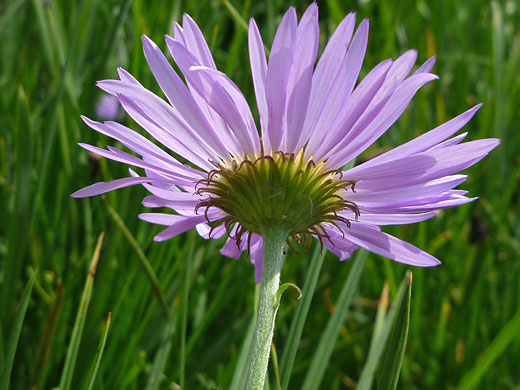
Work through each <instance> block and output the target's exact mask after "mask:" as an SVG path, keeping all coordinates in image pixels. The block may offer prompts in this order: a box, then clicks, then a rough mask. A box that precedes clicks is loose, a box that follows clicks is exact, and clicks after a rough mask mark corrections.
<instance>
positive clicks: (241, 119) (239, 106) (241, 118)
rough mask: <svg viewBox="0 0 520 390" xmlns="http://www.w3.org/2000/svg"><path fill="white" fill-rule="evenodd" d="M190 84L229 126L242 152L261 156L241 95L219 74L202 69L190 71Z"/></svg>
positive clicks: (232, 84)
mask: <svg viewBox="0 0 520 390" xmlns="http://www.w3.org/2000/svg"><path fill="white" fill-rule="evenodd" d="M190 70H191V72H190V73H191V74H197V75H198V76H200V77H193V78H191V77H190V82H191V83H192V85H193V86H194V87H195V89H196V90H197V92H198V93H199V94H200V95H201V96H202V97H203V98H204V99H205V100H206V102H207V103H208V104H209V105H210V106H211V107H213V108H214V109H215V111H217V112H218V113H219V114H220V116H221V117H222V118H223V119H224V120H225V121H226V122H227V123H228V125H229V126H230V128H231V129H232V131H233V132H234V134H235V136H236V137H237V139H238V141H239V142H240V144H241V146H242V148H243V151H244V152H246V153H247V154H248V155H249V156H255V155H256V156H259V155H260V139H259V138H258V132H257V130H256V125H255V122H254V119H253V115H252V114H251V110H250V109H249V105H248V104H247V101H246V99H245V98H244V95H242V92H240V90H239V89H238V88H237V86H236V85H235V84H234V83H233V82H232V81H231V80H230V79H229V78H228V77H227V76H226V75H225V74H223V73H222V72H219V71H218V70H213V69H210V68H205V67H191V69H190Z"/></svg>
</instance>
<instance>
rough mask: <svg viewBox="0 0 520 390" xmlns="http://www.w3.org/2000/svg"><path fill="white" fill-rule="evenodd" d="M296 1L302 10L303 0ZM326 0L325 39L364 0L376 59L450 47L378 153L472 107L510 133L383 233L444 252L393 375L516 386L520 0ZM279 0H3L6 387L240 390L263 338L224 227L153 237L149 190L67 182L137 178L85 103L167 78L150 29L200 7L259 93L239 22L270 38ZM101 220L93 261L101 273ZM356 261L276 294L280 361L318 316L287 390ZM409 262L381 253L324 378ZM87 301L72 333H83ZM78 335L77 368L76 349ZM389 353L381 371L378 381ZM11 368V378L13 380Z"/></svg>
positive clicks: (489, 125)
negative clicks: (437, 196) (127, 83)
mask: <svg viewBox="0 0 520 390" xmlns="http://www.w3.org/2000/svg"><path fill="white" fill-rule="evenodd" d="M293 4H295V5H296V8H297V10H298V12H299V14H300V15H301V13H302V11H303V10H304V9H305V7H306V4H307V2H305V1H299V0H296V1H294V2H293ZM319 6H320V24H321V31H322V35H321V47H322V48H323V45H324V44H325V42H326V41H327V38H328V36H330V33H331V31H332V29H333V28H334V26H336V25H337V24H338V23H339V21H340V20H341V19H342V18H343V17H344V15H346V14H347V13H348V12H350V11H351V10H354V11H356V12H357V13H358V20H361V18H363V17H368V18H369V19H370V22H371V32H370V37H369V47H368V50H367V57H366V60H365V63H364V66H363V70H362V72H363V73H364V74H365V73H366V72H367V71H368V70H369V69H370V68H371V67H372V66H374V65H375V64H376V63H378V62H379V61H381V60H383V59H385V58H388V57H394V58H395V57H397V56H398V55H399V54H400V53H402V52H403V51H405V50H406V49H408V48H416V49H417V50H418V52H419V61H424V60H426V59H427V58H428V57H429V56H431V55H433V54H437V56H438V61H437V64H436V66H435V68H434V72H435V73H437V74H438V75H440V81H438V82H436V83H434V84H432V85H429V86H427V87H425V88H423V89H422V90H421V91H420V92H419V93H418V94H417V96H416V98H415V99H414V101H413V103H412V104H411V106H410V108H409V109H408V110H407V111H406V112H405V113H404V115H403V117H402V118H401V119H400V120H399V121H398V122H397V123H396V125H394V126H393V128H392V129H391V130H390V131H389V132H388V133H387V134H386V135H385V136H384V137H382V138H381V140H380V141H379V142H378V143H377V145H376V147H374V148H372V149H370V150H369V151H368V152H367V154H366V155H369V154H370V153H377V152H378V150H379V149H380V148H387V147H392V146H395V145H398V144H400V143H402V142H404V141H405V140H408V139H410V138H412V137H414V136H416V135H418V134H421V133H423V132H424V131H426V130H428V129H430V128H433V127H435V126H436V125H437V124H439V123H441V122H443V121H445V120H447V119H449V118H451V117H453V116H455V115H457V114H458V113H460V112H462V111H465V110H466V109H468V108H469V107H470V106H472V105H473V104H475V103H477V102H483V103H484V107H483V108H482V109H481V110H480V112H479V113H478V114H477V116H476V117H475V118H474V119H473V120H472V122H471V123H470V124H469V125H468V126H467V127H466V128H465V131H469V135H468V138H469V139H477V138H483V137H490V136H493V137H499V138H501V140H502V144H501V146H500V147H499V148H498V149H497V150H496V151H494V152H493V153H492V154H491V155H490V156H489V157H488V158H486V159H485V160H483V161H482V162H480V163H479V164H478V165H477V166H475V167H473V168H471V169H469V170H468V173H469V175H470V177H469V179H468V181H467V183H465V184H464V185H463V188H464V189H467V190H469V191H470V195H472V196H479V197H480V199H479V200H478V201H476V202H474V203H472V204H469V205H466V206H462V207H459V208H457V209H453V210H446V211H445V212H442V213H441V214H440V215H439V217H437V218H435V219H433V220H430V221H427V222H423V223H421V224H418V225H416V226H403V227H394V228H392V229H388V230H387V231H388V232H390V233H393V234H396V235H398V236H399V237H401V238H403V239H407V240H408V241H410V242H412V243H414V244H415V245H417V246H419V247H421V248H423V249H425V250H427V251H429V252H430V253H432V254H433V255H435V256H437V257H438V258H440V259H441V260H442V261H443V265H442V266H440V267H437V268H434V269H413V270H412V271H413V274H414V275H413V291H412V298H411V313H410V324H409V330H408V343H407V346H406V351H405V354H404V359H403V364H402V371H401V375H400V377H399V381H400V382H399V383H400V385H401V386H402V387H403V388H407V389H425V388H426V389H428V388H431V389H455V388H464V387H467V388H483V389H487V388H493V389H518V388H519V386H520V371H519V370H518V367H517V366H518V361H519V360H520V330H519V327H518V323H519V320H518V319H519V315H520V314H519V313H520V284H519V283H518V280H520V263H519V261H518V260H519V258H520V223H519V214H520V213H519V212H518V209H519V205H518V197H519V182H520V180H519V179H520V164H519V163H520V158H519V153H518V150H520V135H519V134H520V132H519V131H518V129H517V126H518V123H519V122H520V110H518V104H519V102H520V73H519V72H518V69H519V66H520V31H519V30H518V26H519V25H520V9H519V6H518V5H517V4H516V2H514V1H504V2H498V1H495V2H492V3H491V4H490V3H489V2H488V1H484V0H476V1H471V2H459V1H445V2H425V1H423V0H409V1H401V2H397V3H395V2H378V1H366V0H360V1H358V2H353V1H339V0H326V1H325V0H324V1H320V3H319ZM286 8H287V4H285V2H283V1H280V0H268V1H266V2H255V1H251V0H246V1H244V2H239V1H238V0H230V1H218V0H209V1H195V0H185V1H183V2H180V1H177V2H153V3H149V2H145V1H143V0H134V1H130V0H108V1H99V0H80V1H77V2H69V1H65V0H51V1H45V2H44V1H41V0H11V1H7V2H2V3H1V4H0V37H1V38H2V39H1V42H2V45H1V46H0V58H1V61H0V220H1V223H0V259H1V260H0V319H1V320H0V321H1V322H0V325H1V326H0V335H1V337H0V373H3V374H0V375H4V376H2V377H1V380H2V383H4V384H5V383H6V382H5V381H6V380H7V381H8V382H9V383H10V388H11V389H51V388H56V387H57V386H59V384H60V380H61V379H62V378H63V377H62V375H63V373H65V374H66V378H67V380H69V379H70V382H67V383H69V385H68V386H70V388H72V389H86V388H93V389H143V388H150V389H172V388H178V387H176V386H177V384H180V383H183V384H184V388H186V389H199V388H200V389H202V388H211V387H216V388H222V389H227V388H229V387H230V386H231V384H232V382H233V386H237V387H234V388H240V387H239V384H240V383H243V382H241V381H243V379H242V377H241V376H240V375H239V374H237V373H236V372H235V369H236V367H238V368H242V369H243V367H244V359H245V358H246V356H247V354H245V353H241V351H242V350H243V349H244V350H246V351H247V349H248V348H249V345H250V341H248V340H250V336H249V338H247V337H246V336H247V335H248V334H249V335H250V334H251V326H250V324H251V321H252V320H253V308H254V304H255V285H254V280H253V267H252V266H251V264H250V263H249V261H248V260H247V259H245V258H242V259H241V260H239V261H235V260H230V259H227V258H224V257H223V256H221V255H220V254H219V252H218V249H219V248H220V246H221V245H222V244H223V243H222V242H214V241H211V242H208V241H204V240H203V239H201V238H199V237H196V236H195V235H190V234H185V235H182V236H180V237H177V238H175V239H172V240H170V241H168V242H166V243H154V242H152V237H153V235H154V234H155V233H156V232H157V231H158V230H157V227H154V226H151V225H149V224H146V223H144V222H142V221H139V220H138V219H137V218H136V215H137V214H138V213H139V212H141V211H142V209H143V208H142V207H141V206H140V201H141V199H142V198H143V196H144V195H145V190H144V189H142V188H138V187H134V188H130V189H123V190H119V191H117V192H115V193H110V194H107V196H106V200H103V199H102V198H101V197H97V198H92V199H84V200H75V199H72V198H70V197H69V194H71V193H72V192H74V191H75V190H77V189H79V188H81V187H83V186H85V185H88V184H90V183H93V182H95V181H101V180H110V179H113V178H119V177H123V176H126V175H127V171H126V168H125V167H123V166H121V165H120V164H117V163H112V162H107V161H105V160H98V159H96V158H94V157H91V156H88V155H87V153H86V152H84V151H82V150H81V149H80V148H79V147H78V146H77V145H76V143H77V142H87V143H93V144H100V145H104V144H106V143H110V141H109V140H107V139H106V138H104V137H102V136H100V135H98V134H96V133H95V132H93V131H90V130H89V129H88V128H87V127H86V126H85V125H84V124H83V123H82V122H81V120H80V119H79V116H80V115H81V114H85V115H87V116H91V117H94V108H95V104H96V101H97V99H98V98H99V96H100V91H99V90H98V89H97V88H95V86H94V84H95V81H97V80H101V79H105V78H113V77H115V76H116V67H117V66H122V67H123V68H125V69H127V70H129V71H130V72H131V73H132V74H134V75H135V76H136V77H137V78H138V79H139V80H140V81H141V82H142V83H143V84H144V85H145V86H147V87H149V88H150V89H152V90H154V91H155V92H157V93H159V89H158V86H157V84H156V83H155V82H154V80H153V77H152V75H151V72H150V70H149V69H148V66H147V64H146V62H145V59H144V56H143V53H142V49H141V40H140V37H141V34H147V35H148V36H150V38H151V39H153V40H154V41H155V42H157V44H158V45H159V46H160V47H162V48H163V49H164V48H165V44H164V40H163V35H164V34H165V33H171V32H172V22H173V21H174V20H179V18H181V16H182V13H189V14H190V15H191V16H192V17H193V18H194V19H195V20H196V21H197V23H198V24H199V25H200V27H201V29H202V31H203V32H204V34H205V36H206V38H207V39H208V42H209V44H210V47H211V49H212V52H213V54H214V57H215V60H216V62H217V66H219V68H220V69H222V70H224V71H225V72H226V73H227V74H229V75H230V76H231V77H232V78H233V80H235V82H236V83H237V84H238V85H239V87H240V88H241V89H242V90H243V91H244V94H245V95H246V97H247V98H248V99H249V101H250V102H251V103H253V102H254V93H253V90H252V83H251V76H250V72H249V66H248V59H247V32H246V31H245V30H244V27H243V20H242V19H245V20H246V21H247V20H248V18H249V17H255V18H256V20H257V22H258V25H259V26H260V30H261V32H262V35H263V37H264V39H265V41H266V42H267V43H268V46H269V45H270V42H271V40H272V37H273V34H274V31H275V27H276V25H277V24H278V22H279V20H280V18H281V15H282V14H283V12H284V11H285V9H286ZM124 122H126V123H127V124H129V125H130V126H131V127H134V128H137V126H136V125H135V123H131V121H130V120H128V119H124ZM110 210H113V211H114V212H115V214H114V213H112V212H111V211H110ZM102 232H104V240H103V246H102V248H101V250H100V253H99V259H97V260H98V264H97V270H96V272H95V274H94V273H89V267H90V263H91V258H92V255H93V253H94V249H95V245H96V241H97V238H98V237H99V236H100V234H101V233H102ZM312 253H313V250H312V249H311V251H310V253H309V254H308V255H302V256H298V255H296V254H289V255H288V256H287V260H286V262H285V265H284V269H283V273H282V282H294V283H296V284H297V285H299V286H303V285H304V281H305V280H306V276H307V272H306V271H307V269H308V267H309V266H310V264H311V263H310V261H311V254H312ZM353 264H354V262H352V261H347V262H345V263H340V262H339V261H337V259H335V258H334V256H333V255H331V254H330V253H327V254H326V255H325V259H324V261H323V264H322V265H320V266H318V267H317V269H318V270H319V269H320V267H321V271H320V273H319V277H318V278H317V280H316V281H312V279H309V286H314V285H315V288H314V294H313V299H312V301H311V302H309V303H306V304H309V308H308V313H307V314H306V313H305V311H306V310H303V314H302V309H299V305H301V303H302V302H296V301H293V300H292V299H291V297H292V296H293V295H292V294H293V293H292V292H291V291H289V292H288V293H287V294H285V295H284V297H283V298H282V302H281V307H280V311H279V318H278V321H277V329H276V333H275V347H276V351H277V354H278V356H279V357H283V356H284V353H285V352H284V350H285V347H286V346H287V343H288V342H290V343H291V344H290V348H294V346H293V344H294V343H295V342H296V341H295V340H294V332H295V331H293V330H291V329H293V328H295V329H299V328H300V327H297V326H295V325H292V319H293V318H294V317H295V315H298V316H302V318H306V320H305V325H304V327H303V329H302V330H301V332H302V336H301V340H300V342H299V348H298V351H297V354H296V357H295V358H294V362H293V363H292V362H290V363H283V364H282V365H281V367H282V368H283V367H286V366H292V371H291V372H290V374H287V373H285V372H280V373H278V374H279V375H275V374H276V373H275V372H273V369H272V368H271V371H270V373H269V375H270V384H271V388H274V389H276V388H277V387H276V386H277V385H276V383H277V377H280V378H282V383H287V382H286V381H288V380H289V379H288V376H289V377H290V385H289V388H291V389H293V388H294V389H298V388H301V386H302V385H303V383H304V379H305V376H306V374H307V373H308V372H309V369H310V368H311V367H313V359H314V356H315V352H316V350H317V346H318V345H319V344H320V339H321V336H322V335H323V334H324V332H325V331H326V329H327V326H331V325H328V324H330V323H329V319H330V318H331V315H332V314H333V313H334V310H335V307H337V305H338V299H339V297H340V292H341V291H342V290H343V289H344V288H345V282H346V280H347V278H348V276H349V273H350V272H351V270H352V268H353ZM406 271H407V267H405V266H403V265H400V264H397V263H394V262H391V261H389V260H387V259H383V258H381V257H378V256H375V255H372V254H368V256H367V258H366V261H365V264H364V267H363V270H362V273H361V274H360V276H359V277H360V281H359V285H358V287H357V288H355V291H353V297H352V300H351V303H350V305H349V306H348V310H346V309H345V310H346V314H345V317H344V318H343V319H342V320H341V322H340V323H339V324H336V323H335V324H336V325H335V326H338V333H337V334H338V336H337V339H335V340H334V344H333V345H332V346H331V350H330V360H329V361H328V364H326V366H325V367H323V373H322V375H323V379H322V381H321V385H320V387H319V388H324V389H348V388H352V387H353V386H354V384H355V383H356V382H357V381H358V380H359V378H360V375H361V373H362V371H363V367H364V365H365V363H366V362H367V358H368V356H369V351H370V343H371V340H372V339H373V337H372V336H373V330H374V323H375V319H376V315H377V313H378V310H379V309H378V308H379V307H380V306H378V304H377V303H378V300H379V297H381V296H382V291H383V289H384V286H385V283H387V284H388V295H389V298H390V300H391V301H393V300H394V299H395V297H396V293H397V290H398V287H399V283H400V281H401V280H402V279H403V277H404V275H405V273H406ZM86 280H88V283H92V284H91V288H92V290H91V292H89V294H91V295H90V299H89V301H88V311H86V307H85V306H82V303H81V302H82V301H84V300H85V296H83V298H82V292H83V289H84V286H85V281H86ZM31 286H32V292H31ZM304 294H305V291H304ZM78 313H81V321H82V323H81V324H78V326H81V327H82V330H83V331H82V332H81V331H80V332H79V333H78V331H74V329H75V328H76V325H75V324H76V323H77V321H78V320H79V319H80V316H79V314H78ZM108 313H111V316H110V317H109V314H108ZM299 313H300V314H299ZM333 317H334V316H333ZM335 317H338V316H337V315H336V316H335ZM335 317H334V318H335ZM108 318H110V320H109V319H108ZM334 321H336V320H334ZM109 324H110V330H109V331H108V325H109ZM75 343H77V345H76V344H75ZM71 345H72V347H71ZM71 348H74V354H73V355H74V357H73V359H74V361H75V364H74V362H72V361H69V360H67V359H68V358H67V356H69V355H70V353H69V352H68V351H70V349H71ZM291 353H292V352H291ZM13 354H14V355H13ZM380 355H381V356H384V354H383V353H381V354H380ZM13 358H14V360H13ZM69 359H70V356H69ZM285 359H292V357H290V356H288V357H287V358H285ZM284 361H285V360H284ZM381 363H382V362H381ZM381 363H380V364H379V366H378V367H377V371H376V376H375V378H374V382H373V383H378V378H379V374H380V372H381V369H382V364H381ZM272 366H273V365H272ZM10 367H12V370H11V369H10ZM65 368H66V370H65ZM4 370H7V372H9V371H10V372H11V375H9V377H7V378H5V375H6V374H5V371H4ZM92 381H94V382H93V383H91V382H92ZM284 386H285V385H284ZM459 386H460V387H459ZM398 387H400V386H398Z"/></svg>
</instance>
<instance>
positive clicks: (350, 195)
mask: <svg viewBox="0 0 520 390" xmlns="http://www.w3.org/2000/svg"><path fill="white" fill-rule="evenodd" d="M466 178H467V176H466V175H453V176H446V177H441V178H439V179H436V180H431V181H427V182H424V183H420V184H416V185H411V186H403V185H397V186H384V187H381V186H380V185H379V184H380V183H379V182H377V183H373V182H372V181H371V180H361V181H360V182H358V183H357V184H356V192H347V193H346V194H345V195H344V197H345V198H346V199H348V200H350V201H353V202H358V201H362V202H385V201H392V200H401V201H404V200H409V199H417V198H424V197H426V196H431V195H435V194H438V193H442V192H445V191H448V190H451V189H452V188H455V187H456V186H458V185H459V184H461V183H463V182H464V181H465V180H466Z"/></svg>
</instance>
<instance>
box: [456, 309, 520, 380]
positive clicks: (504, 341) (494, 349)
mask: <svg viewBox="0 0 520 390" xmlns="http://www.w3.org/2000/svg"><path fill="white" fill-rule="evenodd" d="M518 329H520V310H519V311H517V312H516V314H515V316H514V317H513V318H512V319H511V320H509V322H508V323H507V324H506V326H504V327H503V328H502V330H501V331H500V333H499V334H498V335H497V337H495V339H494V340H493V342H492V343H491V344H490V345H489V346H488V347H487V348H486V350H485V351H484V352H483V353H482V355H480V357H479V358H478V359H477V362H476V363H475V365H474V366H473V368H472V369H471V370H469V371H468V372H467V373H466V374H465V375H464V376H463V377H462V380H461V381H460V383H459V385H458V386H457V388H458V389H475V388H477V387H478V384H479V382H480V380H481V379H482V377H483V376H484V374H485V373H486V372H487V371H488V370H489V368H490V367H491V365H492V364H493V362H494V361H495V360H496V359H497V358H498V357H499V356H500V355H502V353H504V351H505V350H506V348H507V346H508V345H509V344H510V343H511V342H512V341H513V340H514V339H515V338H518V337H519V333H518Z"/></svg>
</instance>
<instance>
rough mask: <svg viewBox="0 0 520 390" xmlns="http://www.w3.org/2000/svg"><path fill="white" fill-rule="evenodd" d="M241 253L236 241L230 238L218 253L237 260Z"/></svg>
mask: <svg viewBox="0 0 520 390" xmlns="http://www.w3.org/2000/svg"><path fill="white" fill-rule="evenodd" d="M242 252H243V250H241V249H239V248H238V245H237V241H236V240H235V239H234V238H231V237H229V238H228V239H227V240H226V244H225V245H224V246H223V247H222V249H221V250H220V253H222V254H223V255H224V256H227V257H231V258H232V259H239V258H240V256H241V255H242Z"/></svg>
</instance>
